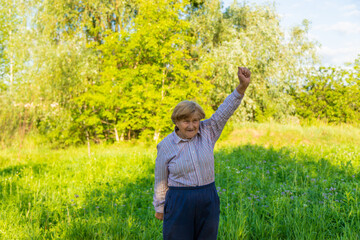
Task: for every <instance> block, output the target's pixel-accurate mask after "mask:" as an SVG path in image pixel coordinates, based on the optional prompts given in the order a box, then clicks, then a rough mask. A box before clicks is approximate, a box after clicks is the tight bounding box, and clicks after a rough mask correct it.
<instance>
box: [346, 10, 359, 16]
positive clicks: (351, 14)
mask: <svg viewBox="0 0 360 240" xmlns="http://www.w3.org/2000/svg"><path fill="white" fill-rule="evenodd" d="M346 16H349V17H351V16H360V11H359V10H357V9H355V10H352V11H350V12H348V13H346Z"/></svg>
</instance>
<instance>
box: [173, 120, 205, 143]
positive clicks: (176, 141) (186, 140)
mask: <svg viewBox="0 0 360 240" xmlns="http://www.w3.org/2000/svg"><path fill="white" fill-rule="evenodd" d="M200 126H201V124H200V125H199V130H198V132H197V135H201V127H200ZM172 134H173V136H174V142H175V143H179V142H181V141H183V142H189V141H191V140H192V139H183V138H181V137H179V136H178V135H177V134H176V127H174V131H173V132H172Z"/></svg>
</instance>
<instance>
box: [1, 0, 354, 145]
mask: <svg viewBox="0 0 360 240" xmlns="http://www.w3.org/2000/svg"><path fill="white" fill-rule="evenodd" d="M1 1H2V3H1V6H0V104H1V105H0V106H1V107H0V132H1V135H0V141H1V142H2V143H3V144H4V143H6V141H9V139H10V138H11V137H12V136H16V135H17V136H19V135H20V136H24V135H26V134H27V133H28V132H31V131H35V132H38V133H40V134H42V135H44V136H46V137H47V138H48V139H49V140H50V141H52V142H56V143H58V144H62V145H71V144H82V143H85V142H90V141H93V142H102V141H107V142H114V141H122V140H128V139H133V138H139V139H142V140H148V141H149V140H150V141H151V140H156V141H158V139H159V138H161V137H162V136H164V135H166V134H167V133H169V132H170V131H172V127H173V126H172V125H173V124H172V123H171V120H170V115H171V111H172V109H173V107H174V106H175V105H176V104H177V103H178V102H179V101H182V100H184V99H192V100H195V101H197V102H198V103H199V104H201V105H202V106H203V107H204V110H205V112H206V114H207V117H209V116H210V115H211V114H212V112H213V111H214V110H216V109H217V107H218V106H219V104H220V103H221V102H222V101H223V100H224V98H225V97H226V96H227V95H228V94H229V93H230V92H231V91H233V90H234V88H235V86H236V85H237V82H238V80H237V77H236V71H237V66H247V67H248V68H249V69H250V70H251V71H252V83H251V86H250V87H249V89H248V91H247V93H246V95H247V96H246V98H245V99H244V101H243V103H242V107H241V108H240V109H239V110H238V111H237V112H236V115H235V117H234V118H233V120H234V121H259V122H263V121H268V120H270V119H272V120H276V121H287V120H288V119H289V118H290V117H292V118H294V117H295V118H300V119H322V120H325V121H328V122H335V123H342V122H344V123H354V122H358V121H359V119H360V113H359V112H360V111H359V105H360V98H359V97H360V87H359V86H360V83H359V78H360V77H359V65H360V64H359V61H360V58H358V59H357V60H356V61H355V62H354V63H353V64H352V65H350V66H349V67H348V68H346V69H344V68H331V67H328V68H324V67H318V66H321V63H320V61H319V58H318V56H317V54H316V46H317V44H316V43H314V42H312V41H311V40H309V39H308V36H307V32H308V30H309V22H308V21H306V20H305V21H303V23H301V24H300V25H299V26H297V27H294V28H293V29H292V30H291V31H290V32H289V33H286V34H288V37H286V38H285V33H284V32H283V31H282V30H281V28H280V24H279V22H280V18H279V16H278V15H277V14H276V11H275V9H274V8H273V7H271V6H267V5H266V6H257V5H249V4H247V3H236V2H235V3H234V4H232V5H231V6H230V7H229V8H227V9H223V8H222V6H221V2H220V1H219V0H209V1H205V0H191V1H183V0H182V1H176V0H156V1H155V0H153V1H149V0H107V1H106V0H88V1H82V0H73V1H68V0H45V1H43V0H28V1H15V2H14V1H12V0H1Z"/></svg>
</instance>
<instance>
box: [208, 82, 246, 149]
mask: <svg viewBox="0 0 360 240" xmlns="http://www.w3.org/2000/svg"><path fill="white" fill-rule="evenodd" d="M243 97H244V95H242V94H240V93H238V91H237V90H236V89H235V90H234V91H233V92H232V93H231V94H230V95H229V96H227V97H226V98H225V100H224V102H223V103H222V104H221V105H220V106H219V108H218V109H217V110H216V112H215V113H214V114H213V115H212V116H211V118H209V119H207V120H205V121H204V124H205V126H206V128H208V129H209V130H210V135H211V139H212V142H213V144H215V143H216V141H217V140H218V139H219V137H220V135H221V132H222V130H223V129H224V127H225V124H226V122H227V121H228V120H229V118H230V117H231V116H232V115H233V113H234V112H235V110H236V109H237V108H238V107H239V105H240V103H241V101H242V99H243Z"/></svg>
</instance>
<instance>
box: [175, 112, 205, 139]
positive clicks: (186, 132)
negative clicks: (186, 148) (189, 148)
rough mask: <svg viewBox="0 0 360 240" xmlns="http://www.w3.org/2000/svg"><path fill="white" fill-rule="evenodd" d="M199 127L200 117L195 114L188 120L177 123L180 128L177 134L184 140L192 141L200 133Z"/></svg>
mask: <svg viewBox="0 0 360 240" xmlns="http://www.w3.org/2000/svg"><path fill="white" fill-rule="evenodd" d="M199 125H200V120H199V117H198V116H196V115H195V114H193V115H191V116H190V117H188V118H185V119H182V120H179V121H178V122H176V126H177V127H178V128H179V130H178V131H177V132H176V133H177V135H178V136H179V137H181V138H182V139H191V138H193V137H195V135H196V134H197V133H198V131H199Z"/></svg>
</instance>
